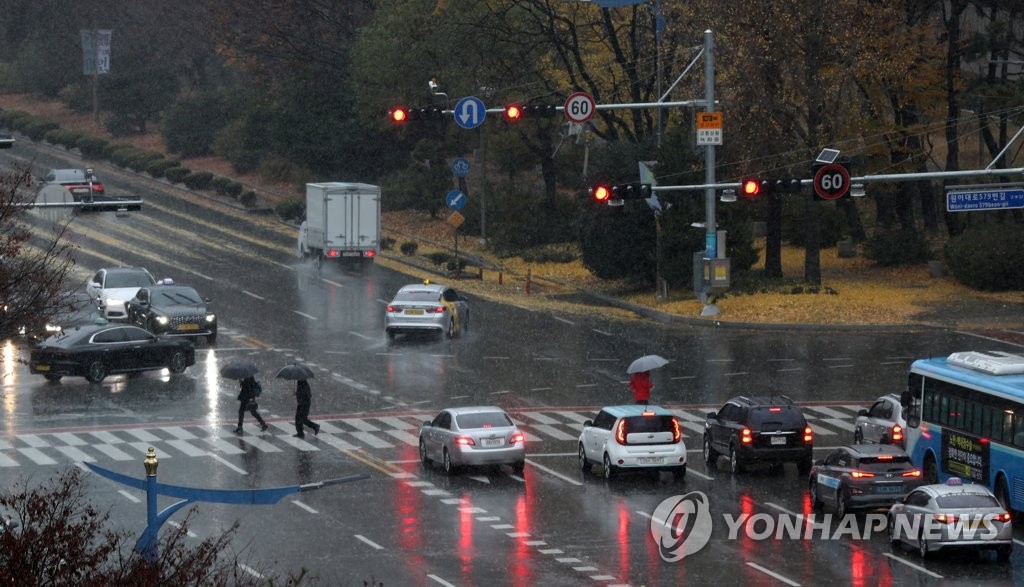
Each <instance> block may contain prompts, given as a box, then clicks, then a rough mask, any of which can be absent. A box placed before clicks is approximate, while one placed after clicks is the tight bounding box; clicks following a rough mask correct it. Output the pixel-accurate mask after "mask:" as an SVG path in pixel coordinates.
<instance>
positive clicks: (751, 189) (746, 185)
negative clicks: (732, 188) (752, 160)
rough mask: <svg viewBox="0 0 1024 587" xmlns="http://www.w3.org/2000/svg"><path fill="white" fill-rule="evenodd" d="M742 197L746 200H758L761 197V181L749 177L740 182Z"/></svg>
mask: <svg viewBox="0 0 1024 587" xmlns="http://www.w3.org/2000/svg"><path fill="white" fill-rule="evenodd" d="M740 195H741V196H743V197H744V198H756V197H758V196H760V195H761V180H760V179H758V178H756V177H747V178H744V179H743V181H741V182H740Z"/></svg>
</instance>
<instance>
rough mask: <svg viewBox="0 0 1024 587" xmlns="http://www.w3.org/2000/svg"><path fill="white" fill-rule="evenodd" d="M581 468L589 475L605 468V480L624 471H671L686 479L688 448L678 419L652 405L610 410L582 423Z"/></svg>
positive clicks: (614, 407) (634, 405)
mask: <svg viewBox="0 0 1024 587" xmlns="http://www.w3.org/2000/svg"><path fill="white" fill-rule="evenodd" d="M578 453H579V466H580V470H582V471H583V472H585V473H586V472H589V471H590V470H591V468H592V466H593V465H594V464H598V465H601V466H602V467H603V471H604V476H605V478H606V479H612V478H614V477H615V476H617V475H618V474H619V473H620V472H621V471H627V470H631V471H638V470H643V471H670V472H672V474H673V475H674V476H675V477H676V478H677V479H682V478H683V477H684V476H685V475H686V445H685V443H683V432H682V429H681V427H680V425H679V421H678V420H677V419H676V417H675V415H674V414H673V413H672V412H670V411H668V410H666V409H665V408H662V407H659V406H653V405H636V404H629V405H622V406H607V407H604V408H601V411H599V412H598V413H597V415H596V416H594V419H593V420H587V421H586V422H584V423H583V430H582V431H581V432H580V441H579V447H578Z"/></svg>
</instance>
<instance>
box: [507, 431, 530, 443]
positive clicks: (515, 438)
mask: <svg viewBox="0 0 1024 587" xmlns="http://www.w3.org/2000/svg"><path fill="white" fill-rule="evenodd" d="M517 442H526V437H525V436H523V433H522V432H516V433H515V434H513V435H512V437H511V438H509V439H508V443H509V444H515V443H517Z"/></svg>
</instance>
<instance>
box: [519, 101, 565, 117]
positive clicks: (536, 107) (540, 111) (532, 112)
mask: <svg viewBox="0 0 1024 587" xmlns="http://www.w3.org/2000/svg"><path fill="white" fill-rule="evenodd" d="M523 113H524V114H525V115H526V116H529V117H530V118H551V117H552V116H554V115H555V114H558V106H555V105H553V104H530V105H528V106H524V107H523Z"/></svg>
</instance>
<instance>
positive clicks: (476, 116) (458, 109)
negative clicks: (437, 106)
mask: <svg viewBox="0 0 1024 587" xmlns="http://www.w3.org/2000/svg"><path fill="white" fill-rule="evenodd" d="M454 112H455V124H458V125H459V126H461V127H462V128H476V127H478V126H480V125H481V124H483V123H484V118H485V117H486V116H487V107H486V106H484V101H483V100H481V99H480V98H477V97H476V96H468V97H466V98H463V99H461V100H459V101H458V102H457V103H456V104H455V110H454Z"/></svg>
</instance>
